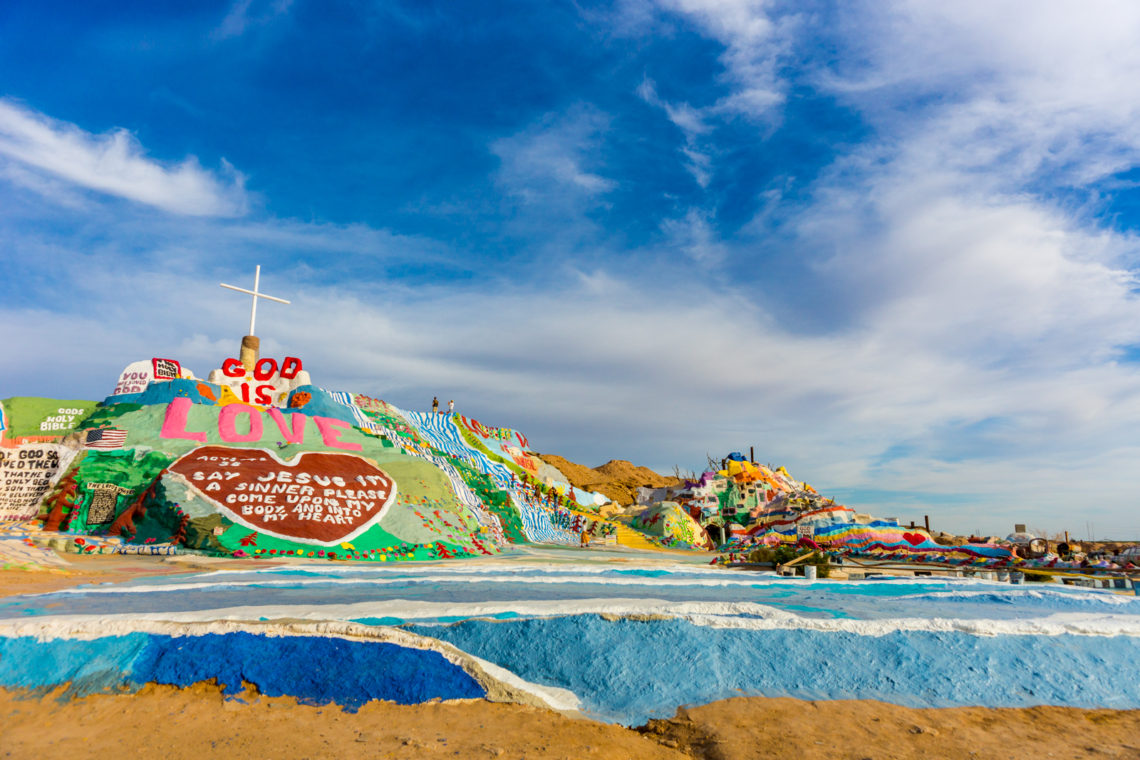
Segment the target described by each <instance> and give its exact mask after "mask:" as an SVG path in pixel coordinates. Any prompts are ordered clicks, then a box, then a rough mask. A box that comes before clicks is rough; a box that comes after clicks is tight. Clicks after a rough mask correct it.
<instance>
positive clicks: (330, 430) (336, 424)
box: [313, 417, 364, 451]
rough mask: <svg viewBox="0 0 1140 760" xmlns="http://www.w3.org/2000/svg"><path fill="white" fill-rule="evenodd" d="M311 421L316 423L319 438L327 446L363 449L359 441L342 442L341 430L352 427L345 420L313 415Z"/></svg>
mask: <svg viewBox="0 0 1140 760" xmlns="http://www.w3.org/2000/svg"><path fill="white" fill-rule="evenodd" d="M313 422H315V423H317V430H319V431H321V440H322V441H324V444H325V445H326V446H328V447H329V448H332V449H344V450H345V451H363V450H364V447H363V446H361V445H360V444H359V443H344V442H342V441H341V440H340V434H341V431H342V430H344V429H345V428H349V427H352V426H351V425H349V424H348V423H347V422H344V421H342V420H334V419H333V418H332V417H313Z"/></svg>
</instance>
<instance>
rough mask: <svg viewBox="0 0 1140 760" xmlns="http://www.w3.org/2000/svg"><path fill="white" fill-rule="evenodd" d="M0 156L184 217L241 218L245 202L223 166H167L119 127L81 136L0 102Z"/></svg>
mask: <svg viewBox="0 0 1140 760" xmlns="http://www.w3.org/2000/svg"><path fill="white" fill-rule="evenodd" d="M0 156H4V157H6V158H7V159H8V160H10V161H12V162H15V163H17V164H19V165H21V166H23V167H24V168H25V169H32V170H36V171H39V172H42V173H44V174H46V175H48V176H50V177H54V178H58V179H62V180H66V181H67V182H70V183H72V184H73V185H77V186H79V187H82V188H86V189H90V190H96V191H98V192H102V193H107V194H109V195H114V196H118V197H120V198H126V199H128V200H132V201H136V202H138V203H144V204H146V205H149V206H154V207H156V208H160V209H163V210H164V211H169V212H171V213H175V214H184V215H189V216H240V215H242V214H244V213H246V210H247V208H248V205H249V200H248V198H247V196H246V192H245V189H244V187H243V183H244V178H243V177H242V175H241V174H240V173H239V172H237V171H236V170H235V169H234V168H233V167H232V166H230V165H229V164H228V163H226V162H225V161H224V160H223V162H222V169H221V171H220V172H219V173H214V172H209V171H207V170H205V169H203V168H202V167H201V166H200V165H199V164H198V160H197V159H196V158H194V157H193V156H191V157H189V158H187V159H185V160H184V161H182V162H181V163H179V164H175V165H170V164H164V163H162V162H159V161H156V160H154V159H151V158H149V157H147V156H146V153H145V150H144V149H143V147H142V145H140V144H139V142H138V140H137V139H136V138H135V137H134V136H133V135H132V134H131V133H129V132H127V131H126V130H124V129H116V130H113V131H111V132H109V133H106V134H102V135H95V134H91V133H90V132H85V131H83V130H82V129H80V128H79V127H77V126H75V125H74V124H69V123H67V122H62V121H58V120H55V119H52V118H50V117H48V116H45V115H43V114H40V113H37V112H35V111H32V110H30V109H28V108H25V107H23V106H20V105H18V104H16V103H13V102H11V101H8V100H0Z"/></svg>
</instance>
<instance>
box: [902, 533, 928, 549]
mask: <svg viewBox="0 0 1140 760" xmlns="http://www.w3.org/2000/svg"><path fill="white" fill-rule="evenodd" d="M903 540H905V541H906V542H907V543H908V544H910V545H911V546H918V545H919V544H921V543H923V542H924V541H926V536H924V535H922V534H921V533H903Z"/></svg>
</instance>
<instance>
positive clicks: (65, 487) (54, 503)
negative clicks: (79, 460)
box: [44, 469, 79, 531]
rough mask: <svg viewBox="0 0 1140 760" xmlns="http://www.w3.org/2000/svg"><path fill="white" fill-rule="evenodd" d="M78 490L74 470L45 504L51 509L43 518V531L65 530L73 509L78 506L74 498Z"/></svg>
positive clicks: (66, 476) (57, 486) (61, 481)
mask: <svg viewBox="0 0 1140 760" xmlns="http://www.w3.org/2000/svg"><path fill="white" fill-rule="evenodd" d="M78 489H79V483H77V482H76V480H75V470H74V469H72V470H69V471H68V473H67V475H65V476H64V477H63V479H61V480H60V481H59V484H58V485H56V487H55V491H54V492H53V493H52V495H51V496H50V497H49V498H48V499H47V501H46V502H45V503H46V504H47V505H48V506H50V507H51V510H50V511H49V512H48V514H47V517H45V518H44V530H51V531H56V530H67V523H68V522H69V521H70V520H71V515H72V513H73V511H74V510H75V508H76V507H77V506H79V504H78V501H77V500H76V498H75V494H76V491H77V490H78Z"/></svg>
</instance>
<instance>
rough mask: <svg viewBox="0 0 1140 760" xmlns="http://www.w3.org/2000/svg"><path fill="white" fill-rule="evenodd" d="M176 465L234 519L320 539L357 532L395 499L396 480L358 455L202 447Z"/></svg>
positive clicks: (331, 541)
mask: <svg viewBox="0 0 1140 760" xmlns="http://www.w3.org/2000/svg"><path fill="white" fill-rule="evenodd" d="M170 471H171V472H174V473H177V474H178V475H180V476H182V477H183V478H185V480H186V482H187V483H189V485H190V486H191V487H192V488H193V489H194V490H195V491H197V492H198V493H199V494H201V495H202V496H204V497H205V498H207V499H209V500H210V501H211V502H213V503H214V504H216V505H217V506H218V508H219V509H220V510H221V511H222V513H223V514H224V515H225V516H227V517H229V518H231V519H232V520H234V521H235V522H238V523H240V524H242V525H244V526H246V527H247V528H250V529H252V530H255V531H257V532H258V533H265V534H268V535H270V536H276V537H277V538H283V539H286V540H289V541H299V542H301V543H305V544H317V545H319V546H334V545H336V544H339V543H341V542H342V541H351V540H352V539H354V538H356V537H357V536H359V535H360V534H361V533H363V532H364V531H366V530H368V528H369V527H371V526H372V525H373V524H374V523H375V522H376V521H377V520H378V519H380V516H381V515H382V514H384V511H385V510H386V509H387V508H388V506H389V505H390V504H391V503H392V502H393V501H394V500H395V498H396V483H395V481H394V480H392V478H391V477H389V476H388V474H387V473H385V472H384V471H383V470H381V469H380V468H378V467H376V466H375V465H374V464H371V463H370V462H368V461H366V460H364V459H362V458H360V457H358V456H355V455H353V454H333V453H328V452H305V453H303V454H298V455H297V456H296V457H294V458H293V459H292V460H291V461H289V462H283V461H281V460H280V459H278V458H277V455H276V454H274V453H273V452H271V451H267V450H265V449H233V448H227V447H225V446H202V447H199V448H197V449H194V450H193V451H191V452H190V453H189V454H187V455H186V456H184V457H182V458H181V459H179V460H178V461H177V462H175V463H174V464H172V465H171V466H170Z"/></svg>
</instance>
